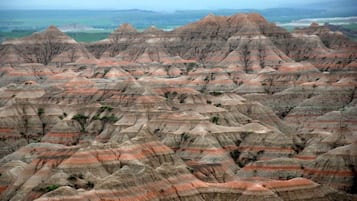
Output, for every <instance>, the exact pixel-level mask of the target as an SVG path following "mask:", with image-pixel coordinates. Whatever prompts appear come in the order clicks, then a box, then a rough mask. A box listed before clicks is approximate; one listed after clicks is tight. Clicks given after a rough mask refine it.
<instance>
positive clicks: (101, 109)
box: [99, 106, 113, 113]
mask: <svg viewBox="0 0 357 201" xmlns="http://www.w3.org/2000/svg"><path fill="white" fill-rule="evenodd" d="M106 110H108V111H109V112H111V111H112V110H113V107H110V106H102V107H100V109H99V113H102V112H104V111H106Z"/></svg>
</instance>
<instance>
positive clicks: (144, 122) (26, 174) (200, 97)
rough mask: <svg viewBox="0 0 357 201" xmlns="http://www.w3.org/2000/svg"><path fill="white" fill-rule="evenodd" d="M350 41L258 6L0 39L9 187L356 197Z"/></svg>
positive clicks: (19, 192) (4, 171) (88, 196)
mask: <svg viewBox="0 0 357 201" xmlns="http://www.w3.org/2000/svg"><path fill="white" fill-rule="evenodd" d="M356 50H357V46H356V43H355V42H353V41H351V40H349V39H348V38H347V37H345V36H344V35H342V34H341V33H339V32H332V31H330V30H328V29H327V28H326V27H324V26H318V25H316V24H312V25H311V27H309V28H305V29H299V30H295V31H294V32H292V33H289V32H287V31H285V30H284V29H282V28H280V27H278V26H276V25H275V24H273V23H269V22H267V21H266V20H265V19H264V18H263V17H262V16H260V15H258V14H237V15H235V16H231V17H222V16H213V15H209V16H207V17H205V18H203V19H202V20H200V21H198V22H195V23H192V24H189V25H187V26H183V27H180V28H177V29H175V30H173V31H170V32H165V31H162V30H159V29H157V28H155V27H150V28H148V29H146V30H145V31H143V32H139V31H137V30H136V29H135V28H133V27H132V26H131V25H129V24H124V25H121V26H120V27H119V28H118V29H117V30H116V31H114V32H113V33H112V34H111V35H110V36H109V38H108V39H105V40H102V41H98V42H95V43H90V44H80V43H77V42H76V41H74V40H73V39H72V38H70V37H69V36H67V35H65V34H63V33H61V32H60V31H59V30H58V29H57V28H55V27H50V28H48V29H47V30H46V31H44V32H42V33H36V34H34V35H32V36H29V37H26V38H22V39H16V40H11V41H6V42H4V43H3V44H1V46H0V63H1V66H0V139H1V140H0V145H1V148H0V156H1V159H0V173H1V174H0V199H1V200H12V201H17V200H41V201H42V200H238V201H245V200H268V199H269V200H277V201H283V200H284V201H288V200H311V201H313V200H326V201H327V200H329V201H330V200H336V201H337V200H338V201H340V200H345V201H350V200H356V199H357V197H356V195H355V193H356V192H357V189H356V188H357V185H356V172H357V159H356V154H357V152H356V151H357V146H356V143H357V127H356V125H357V124H356V122H357V101H356V100H357V99H356V97H357V95H356V88H357V70H356V65H357V62H356V58H357V51H356Z"/></svg>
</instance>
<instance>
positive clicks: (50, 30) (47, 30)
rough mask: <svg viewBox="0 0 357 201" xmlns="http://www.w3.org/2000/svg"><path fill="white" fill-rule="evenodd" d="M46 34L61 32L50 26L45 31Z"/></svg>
mask: <svg viewBox="0 0 357 201" xmlns="http://www.w3.org/2000/svg"><path fill="white" fill-rule="evenodd" d="M46 32H61V30H59V29H58V28H57V27H56V26H54V25H51V26H49V27H48V28H47V29H46ZM61 33H62V32H61Z"/></svg>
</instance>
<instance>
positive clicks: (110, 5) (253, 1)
mask: <svg viewBox="0 0 357 201" xmlns="http://www.w3.org/2000/svg"><path fill="white" fill-rule="evenodd" d="M324 1H331V0H0V9H111V10H120V9H134V8H135V9H147V10H161V11H165V10H166V11H172V10H178V9H220V8H232V9H241V8H255V9H263V8H274V7H283V6H294V5H302V4H310V3H314V2H324ZM336 1H338V0H336ZM356 1H357V0H356Z"/></svg>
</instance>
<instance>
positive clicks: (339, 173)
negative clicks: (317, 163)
mask: <svg viewBox="0 0 357 201" xmlns="http://www.w3.org/2000/svg"><path fill="white" fill-rule="evenodd" d="M304 172H306V173H308V174H316V175H326V176H327V175H335V176H341V177H344V176H355V175H354V173H353V172H352V171H348V170H321V169H312V168H305V169H304Z"/></svg>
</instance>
